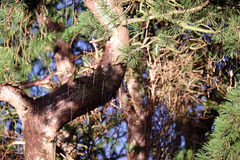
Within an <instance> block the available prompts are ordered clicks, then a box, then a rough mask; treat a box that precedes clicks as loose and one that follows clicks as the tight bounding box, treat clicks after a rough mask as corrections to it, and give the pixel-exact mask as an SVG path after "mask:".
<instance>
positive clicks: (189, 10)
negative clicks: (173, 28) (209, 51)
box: [121, 0, 216, 33]
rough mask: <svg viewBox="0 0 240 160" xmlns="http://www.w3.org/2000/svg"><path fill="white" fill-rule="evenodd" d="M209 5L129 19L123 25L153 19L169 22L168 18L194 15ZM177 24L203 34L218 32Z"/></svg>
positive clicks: (184, 23) (205, 3) (181, 23)
mask: <svg viewBox="0 0 240 160" xmlns="http://www.w3.org/2000/svg"><path fill="white" fill-rule="evenodd" d="M209 3H210V1H209V0H207V1H206V2H204V3H203V4H202V5H200V6H197V7H194V8H191V9H188V10H177V11H176V10H174V11H171V12H168V13H166V14H161V15H150V16H149V17H148V18H146V17H141V18H134V19H129V20H126V21H122V23H121V25H128V24H132V23H138V22H145V21H146V19H148V20H153V19H159V18H161V19H166V20H169V19H168V17H171V16H172V15H178V14H184V13H192V12H196V11H199V10H201V9H203V8H204V7H206V6H207V5H208V4H209ZM177 24H178V25H179V26H181V27H183V28H184V29H188V30H193V31H198V32H203V33H216V31H213V30H209V29H204V28H200V27H197V26H190V25H189V24H187V23H186V22H179V21H177Z"/></svg>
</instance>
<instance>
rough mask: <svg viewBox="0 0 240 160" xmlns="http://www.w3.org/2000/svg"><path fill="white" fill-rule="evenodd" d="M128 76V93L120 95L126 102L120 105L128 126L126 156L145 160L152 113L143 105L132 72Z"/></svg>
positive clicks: (137, 84) (134, 159)
mask: <svg viewBox="0 0 240 160" xmlns="http://www.w3.org/2000/svg"><path fill="white" fill-rule="evenodd" d="M130 72H131V71H130ZM128 76H129V77H128ZM128 76H127V75H126V76H125V77H126V79H128V82H127V89H128V94H127V93H124V92H123V93H121V96H122V97H120V99H121V101H122V102H123V104H126V105H125V106H124V105H123V106H122V107H123V112H124V114H125V115H126V122H127V126H128V131H127V138H128V145H129V146H128V148H127V149H128V151H127V157H128V159H131V160H132V159H133V160H146V159H148V156H149V152H150V148H151V142H150V133H151V126H152V124H151V122H152V115H153V113H152V112H151V109H150V108H149V106H145V105H144V102H142V94H141V89H140V86H139V82H138V80H137V79H138V78H136V77H134V76H133V74H132V73H130V75H128ZM129 102H130V103H129Z"/></svg>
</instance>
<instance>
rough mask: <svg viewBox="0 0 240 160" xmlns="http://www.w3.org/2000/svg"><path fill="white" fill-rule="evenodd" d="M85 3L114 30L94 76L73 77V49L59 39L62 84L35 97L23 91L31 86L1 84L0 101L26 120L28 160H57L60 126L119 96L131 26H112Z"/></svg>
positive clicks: (88, 2)
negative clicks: (56, 138) (122, 55)
mask: <svg viewBox="0 0 240 160" xmlns="http://www.w3.org/2000/svg"><path fill="white" fill-rule="evenodd" d="M84 3H85V5H86V6H87V7H88V8H89V10H90V11H91V12H92V13H93V14H94V15H95V16H96V17H97V19H98V20H99V21H100V23H101V24H103V25H106V27H107V28H108V29H111V30H112V36H111V37H110V39H109V40H108V41H107V42H106V44H105V52H104V55H103V56H102V59H101V61H100V62H99V64H98V67H97V69H96V71H95V73H94V74H93V75H88V76H85V77H80V78H77V79H70V78H69V74H70V76H71V75H72V74H73V72H74V66H73V60H72V57H71V56H72V55H71V53H72V51H71V48H70V47H69V46H68V43H65V42H63V40H61V39H58V40H57V42H56V45H55V48H54V50H55V52H56V54H55V58H56V59H57V60H56V63H57V67H58V68H57V70H58V72H62V73H63V74H60V75H58V78H59V80H60V81H61V83H64V84H63V85H62V86H60V87H59V88H57V89H55V90H54V91H52V92H51V93H49V94H47V95H45V96H43V97H40V98H37V99H33V98H31V97H28V96H27V95H26V94H25V93H24V92H23V90H22V89H23V88H26V86H28V85H24V86H18V87H16V86H11V85H9V84H2V85H0V101H6V102H8V103H9V104H11V105H13V106H14V107H15V108H16V111H17V113H18V115H19V116H20V118H21V121H22V123H23V133H24V139H25V152H24V156H25V159H26V160H33V159H34V160H40V159H41V160H53V159H55V154H54V153H55V137H56V135H57V133H58V131H59V129H60V128H61V127H62V126H63V125H64V124H66V123H67V122H69V121H71V120H73V119H74V118H76V117H78V116H81V115H84V114H86V113H87V112H89V111H91V110H93V109H95V108H96V107H98V106H100V105H104V104H105V103H106V102H108V101H109V100H110V99H111V98H112V97H114V96H115V93H116V92H117V90H118V89H119V86H120V84H121V82H122V79H123V76H124V73H125V69H126V67H125V64H123V63H121V62H120V61H119V60H118V57H119V55H121V54H122V52H121V51H119V48H120V47H122V46H123V44H126V43H128V39H129V36H128V31H127V28H126V27H123V26H118V27H110V26H108V24H110V23H108V22H106V21H107V18H106V17H105V18H102V16H101V15H100V13H99V12H100V11H99V10H98V8H99V7H98V5H97V3H96V2H95V1H94V0H86V1H84ZM106 3H108V5H109V4H110V5H112V6H114V7H113V8H114V9H113V12H115V13H116V14H117V15H118V16H119V17H121V16H122V15H123V10H122V8H121V4H117V5H116V4H114V1H113V0H109V1H108V2H106ZM121 18H124V17H121ZM60 43H61V45H59V44H60ZM69 53H70V54H69ZM65 64H67V65H65ZM64 71H66V72H64ZM33 85H34V83H31V86H33Z"/></svg>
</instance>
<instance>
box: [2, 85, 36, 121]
mask: <svg viewBox="0 0 240 160" xmlns="http://www.w3.org/2000/svg"><path fill="white" fill-rule="evenodd" d="M0 101H5V102H8V103H9V104H10V105H12V106H14V107H15V109H16V111H17V113H18V115H19V117H20V118H21V120H24V119H25V118H26V116H25V115H26V113H27V110H28V109H29V106H31V105H32V101H33V99H32V98H30V97H28V96H27V95H26V94H25V93H23V92H22V91H21V90H20V89H18V88H15V87H13V86H10V85H0Z"/></svg>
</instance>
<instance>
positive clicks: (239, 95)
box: [196, 87, 240, 160]
mask: <svg viewBox="0 0 240 160" xmlns="http://www.w3.org/2000/svg"><path fill="white" fill-rule="evenodd" d="M239 101H240V90H239V88H238V87H237V88H234V89H232V90H231V91H229V92H228V94H227V97H226V102H224V103H223V104H221V105H220V106H216V107H218V108H219V114H220V115H219V117H217V118H216V120H215V122H214V125H213V126H214V130H213V133H212V134H211V135H210V136H209V141H208V142H207V143H205V145H204V146H203V148H202V149H200V150H199V151H198V153H197V154H196V156H197V157H196V159H199V160H200V159H239V156H240V142H239V138H240V126H239V124H240V115H239V113H240V104H239Z"/></svg>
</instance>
